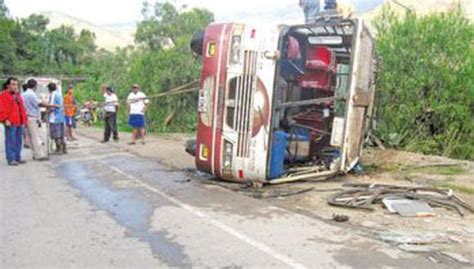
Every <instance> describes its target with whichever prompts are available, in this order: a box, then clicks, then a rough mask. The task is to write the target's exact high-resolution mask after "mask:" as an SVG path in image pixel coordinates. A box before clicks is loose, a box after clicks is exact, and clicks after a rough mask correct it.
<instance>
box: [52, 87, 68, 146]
mask: <svg viewBox="0 0 474 269" xmlns="http://www.w3.org/2000/svg"><path fill="white" fill-rule="evenodd" d="M48 91H49V94H50V96H49V133H50V136H51V139H52V140H53V141H54V142H55V143H56V153H58V154H60V153H62V154H67V150H66V148H67V145H66V139H65V136H64V106H63V97H62V95H61V90H60V89H58V86H57V85H56V84H55V83H49V84H48Z"/></svg>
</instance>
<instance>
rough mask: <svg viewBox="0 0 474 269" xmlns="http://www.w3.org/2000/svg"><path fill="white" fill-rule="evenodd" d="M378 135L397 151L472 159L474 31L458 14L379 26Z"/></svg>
mask: <svg viewBox="0 0 474 269" xmlns="http://www.w3.org/2000/svg"><path fill="white" fill-rule="evenodd" d="M377 30H378V34H377V50H378V53H379V55H380V57H381V70H380V72H379V76H378V86H377V91H378V98H377V100H378V111H377V112H378V126H377V133H378V134H379V136H380V137H381V138H382V139H383V140H384V141H386V143H387V144H388V145H390V146H393V147H398V148H403V149H406V150H409V151H420V152H423V153H426V154H436V155H444V156H450V157H456V158H463V159H471V160H472V159H474V76H473V74H474V43H473V40H474V26H473V24H472V23H471V22H470V21H468V20H467V19H465V18H464V17H463V16H462V14H461V13H460V12H458V13H446V14H433V15H429V16H424V17H419V16H417V15H416V14H414V13H412V12H409V13H407V14H406V16H404V17H403V18H397V17H396V16H395V14H394V13H393V12H391V11H390V10H385V12H384V13H383V15H382V16H381V18H380V19H379V20H378V24H377Z"/></svg>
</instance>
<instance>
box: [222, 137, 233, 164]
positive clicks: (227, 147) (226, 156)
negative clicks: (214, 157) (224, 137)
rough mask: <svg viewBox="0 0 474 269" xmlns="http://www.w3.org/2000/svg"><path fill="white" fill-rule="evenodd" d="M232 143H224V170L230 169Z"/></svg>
mask: <svg viewBox="0 0 474 269" xmlns="http://www.w3.org/2000/svg"><path fill="white" fill-rule="evenodd" d="M232 147H233V145H232V143H230V142H229V141H224V154H223V157H224V158H223V165H224V169H231V168H232Z"/></svg>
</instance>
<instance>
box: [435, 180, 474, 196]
mask: <svg viewBox="0 0 474 269" xmlns="http://www.w3.org/2000/svg"><path fill="white" fill-rule="evenodd" d="M439 187H442V188H448V189H452V190H454V191H457V192H460V193H464V194H469V195H474V188H473V187H469V186H465V185H459V184H456V183H453V182H447V183H442V184H440V185H439Z"/></svg>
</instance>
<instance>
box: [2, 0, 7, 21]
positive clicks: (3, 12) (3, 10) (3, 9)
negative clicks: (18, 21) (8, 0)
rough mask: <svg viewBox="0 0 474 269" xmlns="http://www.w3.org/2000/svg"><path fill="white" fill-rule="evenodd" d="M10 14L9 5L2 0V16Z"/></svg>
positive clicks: (5, 16)
mask: <svg viewBox="0 0 474 269" xmlns="http://www.w3.org/2000/svg"><path fill="white" fill-rule="evenodd" d="M8 14H9V11H8V7H7V5H6V4H5V1H4V0H0V18H2V19H4V18H7V17H8Z"/></svg>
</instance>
